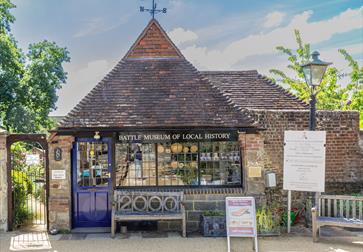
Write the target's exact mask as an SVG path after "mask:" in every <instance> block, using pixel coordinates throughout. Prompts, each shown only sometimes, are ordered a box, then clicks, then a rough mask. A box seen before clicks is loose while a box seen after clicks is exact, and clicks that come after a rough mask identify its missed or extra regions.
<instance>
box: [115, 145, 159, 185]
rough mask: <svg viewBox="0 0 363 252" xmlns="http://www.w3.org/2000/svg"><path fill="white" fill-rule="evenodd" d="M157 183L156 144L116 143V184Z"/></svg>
mask: <svg viewBox="0 0 363 252" xmlns="http://www.w3.org/2000/svg"><path fill="white" fill-rule="evenodd" d="M155 185H156V167H155V144H116V186H155Z"/></svg>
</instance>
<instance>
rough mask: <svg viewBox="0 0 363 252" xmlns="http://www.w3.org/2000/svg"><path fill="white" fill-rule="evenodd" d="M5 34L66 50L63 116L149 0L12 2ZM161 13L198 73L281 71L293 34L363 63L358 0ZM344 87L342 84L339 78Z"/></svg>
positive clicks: (128, 40) (168, 3) (213, 5)
mask: <svg viewBox="0 0 363 252" xmlns="http://www.w3.org/2000/svg"><path fill="white" fill-rule="evenodd" d="M13 2H14V3H15V4H16V5H17V8H16V9H15V10H14V11H13V13H14V15H15V16H16V18H17V20H16V22H15V24H14V25H13V26H12V32H13V33H14V35H15V37H16V38H17V40H18V42H19V45H20V46H21V47H22V48H23V49H24V50H26V48H27V46H28V44H29V43H32V42H37V41H40V40H43V39H48V40H51V41H55V42H56V43H58V44H59V45H60V46H65V47H67V48H68V49H69V51H70V53H71V58H72V59H71V63H69V64H66V66H65V68H66V70H67V72H68V74H69V75H68V82H67V84H66V85H64V87H63V88H62V90H60V91H59V100H58V103H57V106H58V109H57V111H55V112H53V113H52V114H53V115H65V114H66V113H67V112H69V111H70V110H71V109H72V108H73V106H75V105H76V103H77V102H78V101H79V100H80V99H81V98H82V97H83V96H85V95H86V94H87V93H88V91H89V90H90V89H92V88H93V87H94V86H95V85H96V84H97V82H98V81H99V80H101V79H102V77H103V76H105V75H106V74H107V72H108V71H109V70H110V69H111V68H112V67H113V66H114V65H115V64H116V62H117V61H119V60H120V59H121V58H122V57H123V55H124V54H125V53H126V51H127V50H128V49H129V47H130V46H131V45H132V43H133V42H134V41H135V40H136V38H137V36H138V35H139V34H140V32H141V31H142V30H143V28H144V27H145V25H146V24H147V23H148V21H149V20H150V16H149V15H148V14H147V13H140V12H139V6H140V5H143V6H145V7H150V6H151V0H107V1H104V0H103V1H102V0H61V1H59V0H14V1H13ZM157 3H158V6H159V7H160V8H162V7H166V8H168V13H167V14H166V15H165V14H160V15H158V16H157V19H158V20H159V22H160V23H161V25H162V26H163V27H164V29H165V30H166V31H167V32H168V34H169V35H170V36H171V38H172V39H173V41H174V42H175V43H176V44H177V45H178V47H179V48H180V49H181V51H182V53H183V54H184V55H185V56H186V58H187V59H188V60H189V61H191V62H192V63H193V64H194V65H195V66H196V67H197V68H198V69H200V70H247V69H257V70H258V71H259V72H261V73H262V74H265V75H268V70H269V69H271V68H275V67H276V68H280V69H285V66H286V65H287V61H286V58H285V57H284V56H282V55H279V54H278V53H277V52H276V50H275V49H274V48H275V47H276V46H277V45H285V46H287V47H289V48H295V46H296V45H295V42H294V37H293V30H294V29H296V28H297V29H300V30H301V32H302V36H303V39H304V40H305V41H306V42H310V43H311V45H312V49H313V50H319V51H320V53H321V58H322V59H323V60H326V61H332V62H334V64H335V66H336V67H338V69H340V70H342V71H343V72H344V71H348V68H347V65H346V62H345V61H344V59H343V58H342V57H341V56H340V55H339V54H338V53H337V49H338V48H346V49H348V51H349V52H351V53H352V54H353V56H354V57H355V59H357V60H359V61H360V62H363V7H362V1H361V0H321V1H316V0H303V1H300V0H294V1H291V0H290V1H287V0H286V1H271V0H269V1H265V0H254V1H250V0H243V1H241V0H224V1H221V0H218V1H217V0H158V1H157ZM343 82H344V81H343Z"/></svg>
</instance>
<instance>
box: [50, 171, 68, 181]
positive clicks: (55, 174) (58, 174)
mask: <svg viewBox="0 0 363 252" xmlns="http://www.w3.org/2000/svg"><path fill="white" fill-rule="evenodd" d="M52 179H55V180H60V179H66V171H65V170H52Z"/></svg>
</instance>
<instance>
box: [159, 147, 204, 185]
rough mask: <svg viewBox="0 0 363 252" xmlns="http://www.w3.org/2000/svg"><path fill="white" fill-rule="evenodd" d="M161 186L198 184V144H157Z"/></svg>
mask: <svg viewBox="0 0 363 252" xmlns="http://www.w3.org/2000/svg"><path fill="white" fill-rule="evenodd" d="M157 152H158V181H159V185H160V186H186V185H198V144H197V143H173V144H170V143H163V144H158V145H157Z"/></svg>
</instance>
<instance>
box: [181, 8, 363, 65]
mask: <svg viewBox="0 0 363 252" xmlns="http://www.w3.org/2000/svg"><path fill="white" fill-rule="evenodd" d="M312 15H313V12H312V11H305V12H303V13H300V14H298V15H296V16H294V17H293V18H292V20H291V21H290V23H289V24H288V25H286V26H284V27H279V28H276V29H273V30H271V31H268V32H266V33H259V34H253V35H249V36H247V37H244V38H241V39H239V40H236V41H233V42H231V43H230V44H229V45H227V46H226V47H225V48H224V49H221V50H218V49H210V48H207V47H198V46H196V45H192V46H189V47H187V48H185V49H184V50H183V53H184V55H185V56H186V57H187V58H188V59H189V60H191V61H192V62H193V63H194V64H195V65H196V66H197V67H198V68H200V69H210V70H215V69H218V70H228V69H234V66H235V65H236V64H237V63H238V62H240V61H242V60H244V59H245V58H247V57H249V56H253V55H265V54H274V53H275V52H276V50H275V47H276V46H278V45H284V46H285V47H288V48H296V41H295V38H294V35H293V31H294V29H299V30H300V32H301V34H302V36H303V39H304V41H306V42H309V43H310V44H312V45H314V44H316V43H320V42H323V41H327V40H329V39H330V38H331V37H332V36H333V35H335V34H341V33H345V32H349V31H352V30H355V29H360V28H362V27H363V22H362V15H363V7H361V8H358V9H353V10H352V9H348V10H346V11H344V12H342V13H340V14H339V15H337V16H335V17H332V18H330V19H327V20H320V21H315V22H309V19H310V17H311V16H312ZM271 67H273V66H271Z"/></svg>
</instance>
